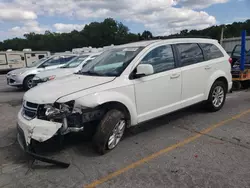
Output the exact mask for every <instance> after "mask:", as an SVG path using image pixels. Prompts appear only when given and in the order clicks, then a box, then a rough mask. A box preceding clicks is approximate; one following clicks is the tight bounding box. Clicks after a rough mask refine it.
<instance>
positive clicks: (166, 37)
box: [153, 35, 212, 39]
mask: <svg viewBox="0 0 250 188" xmlns="http://www.w3.org/2000/svg"><path fill="white" fill-rule="evenodd" d="M153 38H154V39H178V38H206V39H212V38H211V37H209V36H199V35H188V36H156V37H153Z"/></svg>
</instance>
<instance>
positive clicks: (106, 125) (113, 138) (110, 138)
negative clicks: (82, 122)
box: [93, 109, 127, 155]
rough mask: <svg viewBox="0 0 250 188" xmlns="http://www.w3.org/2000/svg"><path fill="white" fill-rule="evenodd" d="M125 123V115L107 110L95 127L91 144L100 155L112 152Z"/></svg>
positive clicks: (120, 137) (113, 110) (122, 132)
mask: <svg viewBox="0 0 250 188" xmlns="http://www.w3.org/2000/svg"><path fill="white" fill-rule="evenodd" d="M126 126H127V121H126V118H125V114H124V113H123V112H122V111H120V110H117V109H112V110H109V111H108V112H107V113H106V114H105V115H104V117H103V119H102V120H101V122H100V124H99V125H98V127H97V130H96V133H95V135H94V138H93V144H94V146H95V148H96V150H97V152H98V153H99V154H101V155H103V154H105V153H106V152H108V151H111V150H113V149H114V148H115V147H116V146H117V145H118V144H119V142H120V141H121V139H122V137H123V135H124V132H125V128H126Z"/></svg>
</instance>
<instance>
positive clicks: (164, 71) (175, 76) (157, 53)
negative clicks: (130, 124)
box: [134, 45, 181, 123]
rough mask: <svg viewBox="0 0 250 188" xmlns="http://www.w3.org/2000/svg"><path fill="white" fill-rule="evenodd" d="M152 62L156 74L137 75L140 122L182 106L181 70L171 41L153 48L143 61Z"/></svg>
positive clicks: (137, 100) (136, 91) (136, 87)
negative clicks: (140, 76) (168, 43)
mask: <svg viewBox="0 0 250 188" xmlns="http://www.w3.org/2000/svg"><path fill="white" fill-rule="evenodd" d="M140 64H151V65H152V66H153V68H154V74H152V75H149V76H144V77H142V78H137V79H134V87H135V96H136V106H137V114H138V123H140V122H143V121H146V120H149V119H152V118H154V117H158V116H161V115H164V114H166V113H168V112H171V111H174V110H177V109H179V107H180V100H181V70H180V68H177V67H176V63H175V60H174V55H173V50H172V46H171V45H164V46H159V47H156V48H154V49H153V50H151V51H150V52H149V53H148V54H147V55H146V56H145V57H144V58H143V59H142V61H141V62H140Z"/></svg>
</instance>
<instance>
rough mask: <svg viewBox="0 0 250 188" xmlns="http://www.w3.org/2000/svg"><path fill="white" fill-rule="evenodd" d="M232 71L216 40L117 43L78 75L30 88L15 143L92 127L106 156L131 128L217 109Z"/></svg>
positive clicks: (25, 144) (24, 143) (29, 142)
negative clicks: (187, 110) (194, 109)
mask: <svg viewBox="0 0 250 188" xmlns="http://www.w3.org/2000/svg"><path fill="white" fill-rule="evenodd" d="M230 71H231V65H230V63H229V56H228V54H227V53H226V52H225V50H224V49H223V48H222V47H221V46H220V45H219V44H218V42H217V41H216V40H211V39H198V38H193V39H192V38H187V39H183V38H182V39H168V40H151V41H143V42H137V43H130V44H126V45H119V46H115V47H114V48H113V49H110V50H108V51H105V52H104V53H102V54H101V55H100V56H98V57H97V58H96V59H94V60H93V61H91V62H90V63H88V64H86V65H85V66H84V67H83V68H82V70H81V71H79V72H78V73H75V74H73V75H70V76H67V77H63V78H59V79H56V80H53V81H51V82H47V83H44V84H41V85H38V86H37V87H34V88H32V89H31V90H29V91H27V92H26V93H25V95H24V98H23V105H22V108H21V110H20V112H19V113H18V141H19V143H20V145H21V146H22V147H23V148H26V149H27V148H32V147H33V146H34V145H36V144H37V143H41V142H45V141H47V140H50V139H51V138H52V137H55V136H60V137H61V136H64V135H66V134H68V133H71V132H84V131H87V130H89V127H92V128H94V131H93V137H92V140H93V143H94V146H95V148H96V150H97V151H98V152H99V153H100V154H104V153H106V152H107V151H110V150H112V149H114V148H115V147H116V146H117V145H118V143H119V142H120V141H121V139H122V137H123V135H124V131H125V130H126V129H127V128H129V127H131V126H135V125H137V124H139V123H142V122H145V121H147V120H150V119H153V118H156V117H159V116H162V115H164V114H168V113H170V112H173V111H176V110H178V109H181V108H184V107H187V106H190V105H193V104H196V103H199V102H204V104H205V105H206V107H207V109H209V110H210V111H213V112H215V111H218V110H220V109H221V108H222V107H223V105H224V102H225V99H226V94H227V92H228V91H229V90H230V89H231V87H232V78H231V73H230ZM34 143H36V144H34Z"/></svg>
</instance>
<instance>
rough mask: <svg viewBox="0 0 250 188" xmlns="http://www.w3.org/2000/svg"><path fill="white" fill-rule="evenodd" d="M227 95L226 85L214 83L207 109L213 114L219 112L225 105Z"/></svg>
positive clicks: (220, 82)
mask: <svg viewBox="0 0 250 188" xmlns="http://www.w3.org/2000/svg"><path fill="white" fill-rule="evenodd" d="M226 94H227V91H226V84H225V83H224V82H223V81H216V82H214V84H213V85H212V87H211V90H210V93H209V97H208V100H207V101H206V105H207V109H208V110H209V111H211V112H216V111H219V110H220V109H221V108H222V107H223V105H224V103H225V99H226Z"/></svg>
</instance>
